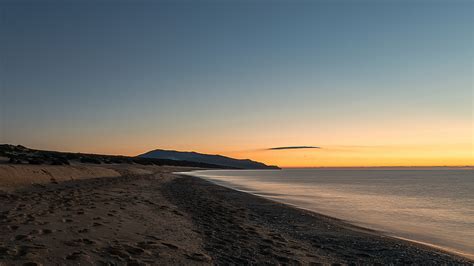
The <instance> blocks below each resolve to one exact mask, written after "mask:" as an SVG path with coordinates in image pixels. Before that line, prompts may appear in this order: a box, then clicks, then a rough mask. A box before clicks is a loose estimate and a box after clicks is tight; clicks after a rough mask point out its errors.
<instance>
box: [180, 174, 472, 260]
mask: <svg viewBox="0 0 474 266" xmlns="http://www.w3.org/2000/svg"><path fill="white" fill-rule="evenodd" d="M200 171H202V170H192V171H188V172H177V173H173V174H177V175H181V176H185V177H194V178H199V179H201V180H203V181H206V182H210V183H212V184H213V185H216V186H222V187H225V188H227V189H230V190H235V191H238V192H241V193H245V194H249V195H251V196H254V197H258V198H262V199H264V200H268V201H272V202H275V203H279V204H283V205H286V206H288V207H291V208H294V209H297V210H301V211H305V212H311V213H314V214H316V215H319V216H324V217H327V218H330V219H334V220H335V221H337V222H343V223H346V224H348V225H350V226H352V227H354V228H353V229H354V230H363V231H365V232H367V233H373V234H376V235H378V236H384V237H390V238H394V239H397V240H402V241H407V242H411V243H413V244H417V245H422V246H426V247H429V248H432V249H435V250H438V251H441V252H446V253H449V254H452V255H455V256H460V257H463V258H465V259H468V260H472V261H473V262H474V254H469V253H465V252H462V251H458V250H455V249H452V248H449V247H446V246H442V245H437V244H432V243H429V242H424V241H420V240H416V239H411V238H407V237H403V236H398V235H396V233H392V232H389V231H383V230H379V229H376V228H370V226H367V225H363V224H357V223H356V222H353V221H349V220H345V219H342V218H337V217H334V216H332V215H329V214H325V213H322V212H319V211H317V210H312V209H308V208H304V207H300V206H298V205H295V204H291V203H288V202H283V201H279V200H276V199H272V198H269V197H266V196H265V195H260V194H258V193H252V192H251V191H246V190H244V189H239V188H236V187H232V186H230V185H228V184H227V183H226V182H219V181H215V180H211V179H206V178H205V177H201V176H199V175H194V174H193V172H200ZM212 171H219V170H212ZM243 171H245V170H243Z"/></svg>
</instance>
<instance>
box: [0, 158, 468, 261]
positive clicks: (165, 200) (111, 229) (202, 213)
mask: <svg viewBox="0 0 474 266" xmlns="http://www.w3.org/2000/svg"><path fill="white" fill-rule="evenodd" d="M2 167H3V166H2ZM16 167H17V170H16V171H18V172H17V173H20V172H21V173H23V171H25V172H27V173H30V172H31V171H33V170H32V169H33V168H30V167H31V166H27V165H24V166H16ZM22 167H25V169H20V170H18V168H22ZM51 167H55V168H57V169H56V170H57V171H59V172H62V173H63V174H64V172H67V173H66V175H65V176H67V177H64V178H62V177H60V176H63V175H62V174H59V172H55V170H51V169H53V168H49V167H48V168H47V170H49V172H50V173H52V172H54V173H55V174H53V175H54V179H55V180H54V181H51V180H49V182H47V181H46V179H44V177H42V181H41V182H33V183H34V184H33V185H27V184H26V183H28V182H30V183H31V179H28V182H26V183H25V182H17V183H12V181H11V176H12V175H11V171H12V170H10V172H9V173H10V175H9V178H3V176H0V184H1V185H2V187H7V188H8V189H7V190H4V189H3V190H2V192H0V201H1V202H2V204H1V205H0V224H1V227H0V265H12V264H13V265H24V264H26V265H51V264H53V265H57V264H61V265H64V264H68V265H79V264H80V265H90V264H95V265H96V264H104V265H107V264H118V265H126V264H129V265H147V264H149V265H155V264H159V265H176V264H179V265H210V264H225V265H227V264H238V265H241V264H290V265H296V264H304V265H310V264H315V265H317V264H318V263H322V264H329V263H341V264H348V263H353V262H354V263H384V264H385V263H395V264H410V263H416V264H446V263H456V264H470V263H472V262H469V261H468V260H467V259H464V258H461V257H458V256H455V255H451V254H448V253H445V252H442V251H439V250H436V249H433V248H429V247H426V246H422V245H418V244H414V243H410V242H406V241H402V240H397V239H393V238H390V237H384V236H381V235H380V234H379V233H377V232H373V231H369V230H366V229H363V228H358V227H355V226H352V225H350V224H346V223H345V222H343V221H340V220H337V219H333V218H330V217H327V216H323V215H319V214H315V213H311V212H307V211H302V210H299V209H295V208H292V207H289V206H286V205H283V204H279V203H276V202H273V201H269V200H266V199H263V198H260V197H256V196H253V195H249V194H246V193H242V192H238V191H235V190H231V189H228V188H224V187H220V186H217V185H214V184H212V183H209V182H207V181H204V180H201V179H198V178H195V177H189V176H188V177H184V176H177V175H174V174H172V172H174V171H185V170H189V168H177V167H157V166H154V167H145V166H140V167H138V166H137V167H130V166H113V165H111V166H107V167H103V169H105V170H103V169H102V170H98V169H95V170H94V171H92V172H91V173H92V174H91V175H90V176H87V175H78V174H77V173H76V172H75V171H77V169H78V168H77V167H78V166H51ZM82 167H86V169H89V168H88V167H90V166H87V165H83V166H82ZM68 169H70V171H71V173H69V172H68V171H69V170H68ZM80 169H83V168H80ZM106 170H111V171H110V172H109V171H106ZM35 171H37V169H36V170H35ZM81 171H82V170H81ZM95 171H104V172H101V173H109V174H112V173H113V176H107V177H97V175H99V172H95ZM5 172H6V171H5ZM5 172H1V173H2V174H3V173H5ZM72 172H74V173H75V174H72ZM81 173H83V172H81ZM71 176H74V178H70V177H71ZM78 176H81V177H80V178H79V177H78ZM5 180H7V181H8V182H7V181H5ZM25 180H26V179H25ZM63 180H64V181H63ZM4 181H5V182H6V183H7V185H5V184H3V183H2V182H4ZM12 184H15V185H12Z"/></svg>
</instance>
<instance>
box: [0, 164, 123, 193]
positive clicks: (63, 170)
mask: <svg viewBox="0 0 474 266" xmlns="http://www.w3.org/2000/svg"><path fill="white" fill-rule="evenodd" d="M117 176H120V173H119V172H117V171H116V170H113V169H110V168H105V167H99V166H88V165H78V166H51V165H11V164H9V165H0V190H5V189H12V188H16V187H20V186H27V185H32V184H46V183H51V182H60V181H67V180H79V179H85V178H98V177H117Z"/></svg>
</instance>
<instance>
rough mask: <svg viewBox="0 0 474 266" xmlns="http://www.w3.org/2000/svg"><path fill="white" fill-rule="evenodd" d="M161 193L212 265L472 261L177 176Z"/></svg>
mask: <svg viewBox="0 0 474 266" xmlns="http://www.w3.org/2000/svg"><path fill="white" fill-rule="evenodd" d="M163 189H164V195H165V196H166V197H167V198H168V200H169V201H171V202H173V203H174V204H176V205H177V206H178V207H179V208H180V209H181V210H182V211H184V212H186V213H189V214H190V215H191V217H192V219H193V222H194V223H195V224H196V226H197V228H198V230H199V231H200V232H202V234H203V243H204V249H205V250H206V251H207V252H208V254H209V255H210V256H211V257H213V259H214V261H215V262H216V263H217V264H261V263H270V264H280V263H281V264H300V263H302V264H313V263H315V264H317V263H323V264H326V263H342V264H350V263H355V264H379V263H380V264H398V265H400V264H405V265H406V264H421V265H439V264H467V265H470V264H472V261H471V262H470V261H468V260H467V259H465V258H462V257H459V256H456V255H451V254H448V253H445V252H443V251H439V250H436V249H433V248H430V247H427V246H423V245H420V244H416V243H412V242H408V241H403V240H399V239H395V238H391V237H386V236H383V235H381V234H378V233H377V232H374V231H370V230H367V229H363V228H359V227H356V226H353V225H350V224H348V223H345V222H343V221H341V220H338V219H334V218H331V217H327V216H324V215H320V214H316V213H313V212H309V211H304V210H301V209H297V208H293V207H290V206H288V205H284V204H280V203H277V202H274V201H270V200H267V199H264V198H262V197H258V196H254V195H251V194H247V193H244V192H239V191H236V190H232V189H229V188H225V187H222V186H218V185H215V184H213V183H211V182H208V181H205V180H203V179H199V178H196V177H190V176H182V177H181V178H177V179H174V180H172V181H170V182H168V183H167V184H165V185H164V186H163Z"/></svg>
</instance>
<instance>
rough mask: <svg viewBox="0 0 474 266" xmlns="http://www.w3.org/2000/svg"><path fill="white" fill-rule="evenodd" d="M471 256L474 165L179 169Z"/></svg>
mask: <svg viewBox="0 0 474 266" xmlns="http://www.w3.org/2000/svg"><path fill="white" fill-rule="evenodd" d="M183 174H187V175H193V176H198V177H201V178H204V179H207V180H210V181H212V182H215V183H217V184H219V185H224V186H226V187H230V188H234V189H237V190H241V191H245V192H248V193H252V194H255V195H258V196H262V197H265V198H269V199H272V200H275V201H279V202H283V203H287V204H291V205H294V206H297V207H299V208H303V209H307V210H311V211H315V212H318V213H322V214H326V215H329V216H333V217H337V218H340V219H344V220H346V221H348V222H350V223H352V224H356V225H360V226H364V227H367V228H371V229H376V230H379V231H382V232H384V233H385V234H388V235H391V236H396V237H400V238H406V239H409V240H413V241H418V242H422V243H426V244H431V245H435V246H438V247H441V248H444V249H447V250H451V251H454V252H458V253H462V254H464V255H466V256H468V257H474V169H455V170H452V169H442V168H437V169H421V170H413V169H390V170H387V169H383V168H382V169H381V168H374V169H371V168H369V169H367V168H366V169H284V170H209V171H207V170H206V171H194V172H187V173H183Z"/></svg>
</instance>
